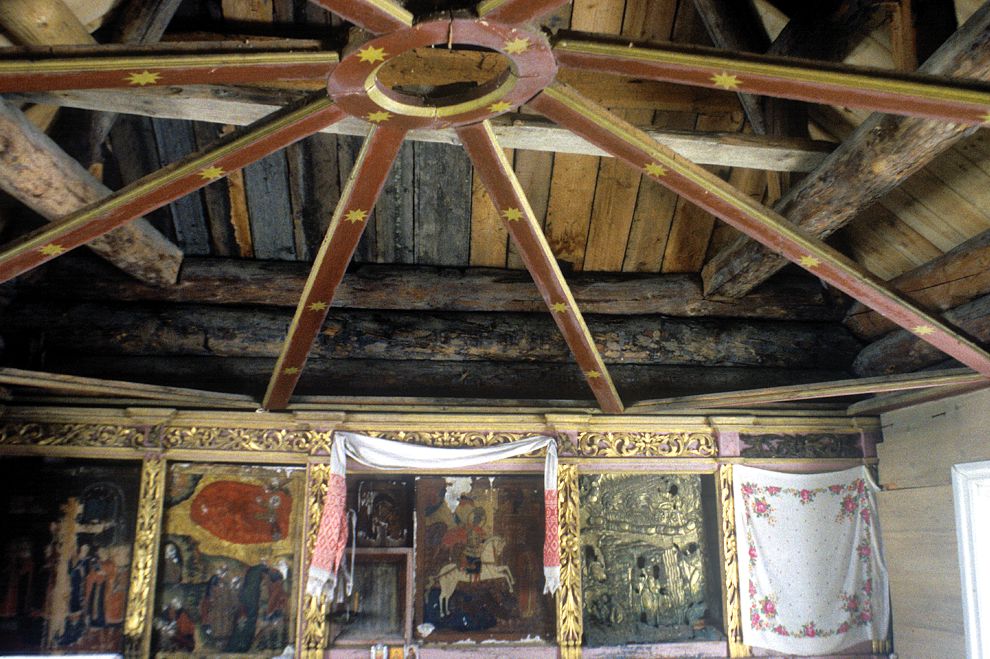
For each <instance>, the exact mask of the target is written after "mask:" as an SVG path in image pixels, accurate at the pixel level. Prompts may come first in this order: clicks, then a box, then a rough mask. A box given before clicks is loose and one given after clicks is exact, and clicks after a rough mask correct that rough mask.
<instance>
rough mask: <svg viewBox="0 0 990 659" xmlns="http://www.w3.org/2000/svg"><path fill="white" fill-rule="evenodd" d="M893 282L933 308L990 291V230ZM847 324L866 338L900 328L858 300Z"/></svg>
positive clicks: (943, 307)
mask: <svg viewBox="0 0 990 659" xmlns="http://www.w3.org/2000/svg"><path fill="white" fill-rule="evenodd" d="M890 283H891V285H893V286H894V288H896V289H897V290H899V291H900V292H902V293H904V294H905V295H906V296H907V297H908V298H909V299H910V300H912V301H913V302H916V303H918V305H920V306H921V307H923V308H925V309H929V310H931V311H946V310H948V309H952V308H954V307H958V306H960V305H962V304H964V303H966V302H969V301H970V300H972V299H973V298H975V297H977V296H980V295H985V294H986V293H990V231H984V232H983V233H981V234H979V235H978V236H975V237H973V238H970V239H969V240H967V241H966V242H964V243H962V244H961V245H959V246H958V247H956V248H955V249H953V250H951V251H949V252H946V253H945V254H943V255H942V256H940V257H939V258H937V259H934V260H932V261H929V262H928V263H926V264H925V265H923V266H921V267H918V268H915V269H914V270H911V271H910V272H905V273H904V274H903V275H901V276H900V277H897V278H896V279H893V280H891V282H890ZM845 324H846V327H848V328H849V329H850V330H851V331H852V332H853V333H854V334H856V336H858V337H859V338H861V339H864V340H870V339H875V338H877V337H879V336H883V335H884V334H886V333H888V332H892V331H894V330H896V329H897V325H895V324H894V323H892V322H890V321H889V320H887V319H886V318H884V317H883V316H881V315H880V314H878V313H877V312H875V311H873V310H872V309H870V308H868V307H866V306H864V305H862V304H860V303H858V302H857V303H856V304H854V305H853V306H852V308H851V309H850V310H849V313H848V314H847V315H846V319H845Z"/></svg>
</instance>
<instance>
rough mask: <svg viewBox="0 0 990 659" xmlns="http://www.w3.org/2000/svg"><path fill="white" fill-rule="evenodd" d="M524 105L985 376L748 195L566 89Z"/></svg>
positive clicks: (952, 334) (907, 309) (926, 323)
mask: <svg viewBox="0 0 990 659" xmlns="http://www.w3.org/2000/svg"><path fill="white" fill-rule="evenodd" d="M530 105H531V106H532V107H533V108H534V109H535V110H537V111H538V112H540V113H542V114H543V115H544V116H546V117H548V118H550V119H552V120H553V121H556V122H557V123H558V124H560V125H561V126H564V127H565V128H568V129H570V130H571V131H572V132H574V133H576V134H577V135H580V136H581V137H583V138H585V139H586V140H588V141H589V142H591V143H593V144H595V145H597V146H599V147H600V148H602V149H604V150H605V151H608V152H609V153H611V154H612V155H614V156H615V157H617V158H620V159H622V160H624V161H626V162H627V163H629V164H630V165H632V166H633V167H635V168H637V169H640V170H642V171H643V172H644V173H645V174H647V175H648V176H650V177H652V178H654V179H655V180H657V181H658V182H659V183H660V184H662V185H664V186H666V187H667V188H670V189H671V190H672V191H674V192H676V193H677V194H678V195H680V196H682V197H684V198H685V199H688V200H689V201H692V202H694V203H695V204H697V205H698V206H700V207H702V208H704V209H705V210H707V211H708V212H710V213H712V214H713V215H715V216H716V217H719V218H721V219H722V220H723V221H725V222H726V223H728V224H730V225H732V226H734V227H735V228H737V229H739V230H740V231H742V232H743V233H745V234H746V235H748V236H749V237H751V238H753V239H754V240H756V241H758V242H760V243H762V244H763V245H765V246H766V247H768V248H770V249H772V250H774V251H776V252H779V253H780V254H782V255H783V256H784V257H786V258H787V259H788V260H790V261H793V262H794V263H796V264H798V265H800V266H801V267H802V268H804V269H805V270H808V271H809V272H811V273H812V274H814V275H815V276H817V277H819V278H820V279H823V280H825V281H827V282H828V283H830V284H832V285H833V286H835V287H836V288H838V289H840V290H842V291H844V292H846V293H848V294H849V295H850V296H852V297H854V298H855V299H857V300H859V301H860V302H862V303H863V304H865V305H866V306H868V307H870V308H871V309H873V310H874V311H876V312H878V313H880V314H881V315H883V316H885V317H887V318H888V319H890V320H891V321H892V322H894V323H896V324H898V325H900V326H901V327H904V328H905V329H907V330H909V331H911V332H913V333H915V334H917V335H918V336H919V337H920V338H921V339H923V340H925V341H927V342H928V343H930V344H932V345H933V346H935V347H936V348H938V349H939V350H941V351H943V352H945V353H946V354H948V355H950V356H952V357H955V358H956V359H958V360H959V361H960V362H962V363H963V364H965V365H967V366H969V367H970V368H972V369H973V370H975V371H977V372H978V373H980V374H982V375H984V376H990V355H988V354H987V353H986V352H984V351H983V350H982V349H981V348H980V347H979V346H977V345H976V344H974V343H973V342H971V341H969V340H968V339H966V338H964V337H963V336H961V335H960V334H959V333H958V332H956V331H954V330H953V329H951V328H949V327H948V326H946V325H944V324H942V323H941V322H939V321H938V320H936V319H934V318H932V317H931V316H929V315H928V314H926V313H925V312H923V311H921V310H920V309H918V308H916V307H915V306H913V305H912V304H910V303H909V302H907V301H905V300H903V299H901V298H900V297H899V296H898V295H897V294H896V293H894V292H893V291H892V290H890V289H889V288H887V286H886V285H885V284H883V283H882V282H880V281H878V280H877V279H875V278H874V277H873V276H872V275H870V274H869V273H868V272H866V271H865V270H864V269H863V268H861V267H860V266H859V265H857V264H856V263H854V262H853V261H851V260H849V259H848V258H846V257H845V256H843V255H842V254H840V253H839V252H837V251H835V250H834V249H832V248H831V247H829V246H828V245H826V244H825V243H824V242H822V241H821V240H818V239H817V238H813V237H811V236H809V235H808V234H806V233H805V232H804V231H802V230H801V229H799V228H797V227H796V226H794V225H793V224H791V223H790V222H788V221H787V220H786V219H785V218H784V217H783V216H781V215H780V214H778V213H776V212H774V211H773V210H771V209H769V208H767V207H765V206H763V205H761V204H759V203H757V202H755V201H753V199H752V198H751V197H749V195H746V194H744V193H742V192H740V191H739V190H737V189H735V188H734V187H732V186H731V185H729V184H728V183H726V182H725V181H723V180H722V179H720V178H719V177H717V176H715V175H714V174H711V173H709V172H708V171H706V170H704V169H702V168H701V167H699V166H698V165H695V164H694V163H692V162H691V161H689V160H687V159H685V158H682V157H681V156H679V155H677V154H676V153H674V152H673V151H672V150H670V149H669V148H667V147H665V146H663V145H661V144H659V143H657V142H656V141H654V140H652V139H651V138H650V137H649V136H648V135H646V134H645V133H643V132H642V131H640V130H638V129H637V128H635V127H634V126H632V125H631V124H629V123H627V122H625V121H623V120H622V119H620V118H618V117H616V116H615V115H613V114H612V113H610V112H609V111H608V110H606V109H604V108H602V107H600V106H597V105H595V104H593V103H591V102H590V101H588V100H586V99H585V98H583V97H582V96H581V95H580V94H578V93H577V92H575V91H574V90H573V89H570V88H568V87H566V86H565V85H561V84H559V83H558V84H554V85H553V86H551V87H548V88H547V89H546V90H545V91H544V92H543V93H542V94H540V95H539V96H537V97H536V98H535V99H533V100H532V101H531V102H530Z"/></svg>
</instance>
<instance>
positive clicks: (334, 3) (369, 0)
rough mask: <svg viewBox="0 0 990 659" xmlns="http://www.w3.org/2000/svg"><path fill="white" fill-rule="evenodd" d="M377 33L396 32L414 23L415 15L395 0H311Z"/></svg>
mask: <svg viewBox="0 0 990 659" xmlns="http://www.w3.org/2000/svg"><path fill="white" fill-rule="evenodd" d="M309 1H310V2H312V3H313V4H316V5H320V6H321V7H323V8H324V9H327V10H329V11H332V12H333V13H335V14H337V15H338V16H340V17H341V18H345V19H347V20H349V21H350V22H351V23H354V24H355V25H357V26H360V27H363V28H364V29H365V30H368V31H369V32H374V33H375V34H384V33H386V32H394V31H395V30H399V29H402V28H404V27H410V26H411V25H412V23H413V15H412V14H411V13H409V12H408V11H406V9H405V8H403V7H402V5H400V4H399V3H398V2H395V1H394V0H309Z"/></svg>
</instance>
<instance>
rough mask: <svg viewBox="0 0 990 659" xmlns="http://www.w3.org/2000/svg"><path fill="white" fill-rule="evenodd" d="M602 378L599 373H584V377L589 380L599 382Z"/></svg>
mask: <svg viewBox="0 0 990 659" xmlns="http://www.w3.org/2000/svg"><path fill="white" fill-rule="evenodd" d="M601 376H602V374H601V373H599V372H598V371H585V372H584V377H586V378H588V379H589V380H597V379H598V378H600V377H601Z"/></svg>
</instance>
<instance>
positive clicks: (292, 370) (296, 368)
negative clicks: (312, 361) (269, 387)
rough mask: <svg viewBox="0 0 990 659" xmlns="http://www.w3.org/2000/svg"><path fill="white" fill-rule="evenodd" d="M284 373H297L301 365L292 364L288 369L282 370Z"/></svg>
mask: <svg viewBox="0 0 990 659" xmlns="http://www.w3.org/2000/svg"><path fill="white" fill-rule="evenodd" d="M282 373H284V374H286V375H296V374H297V373H299V367H298V366H290V367H288V368H286V369H283V370H282Z"/></svg>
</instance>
